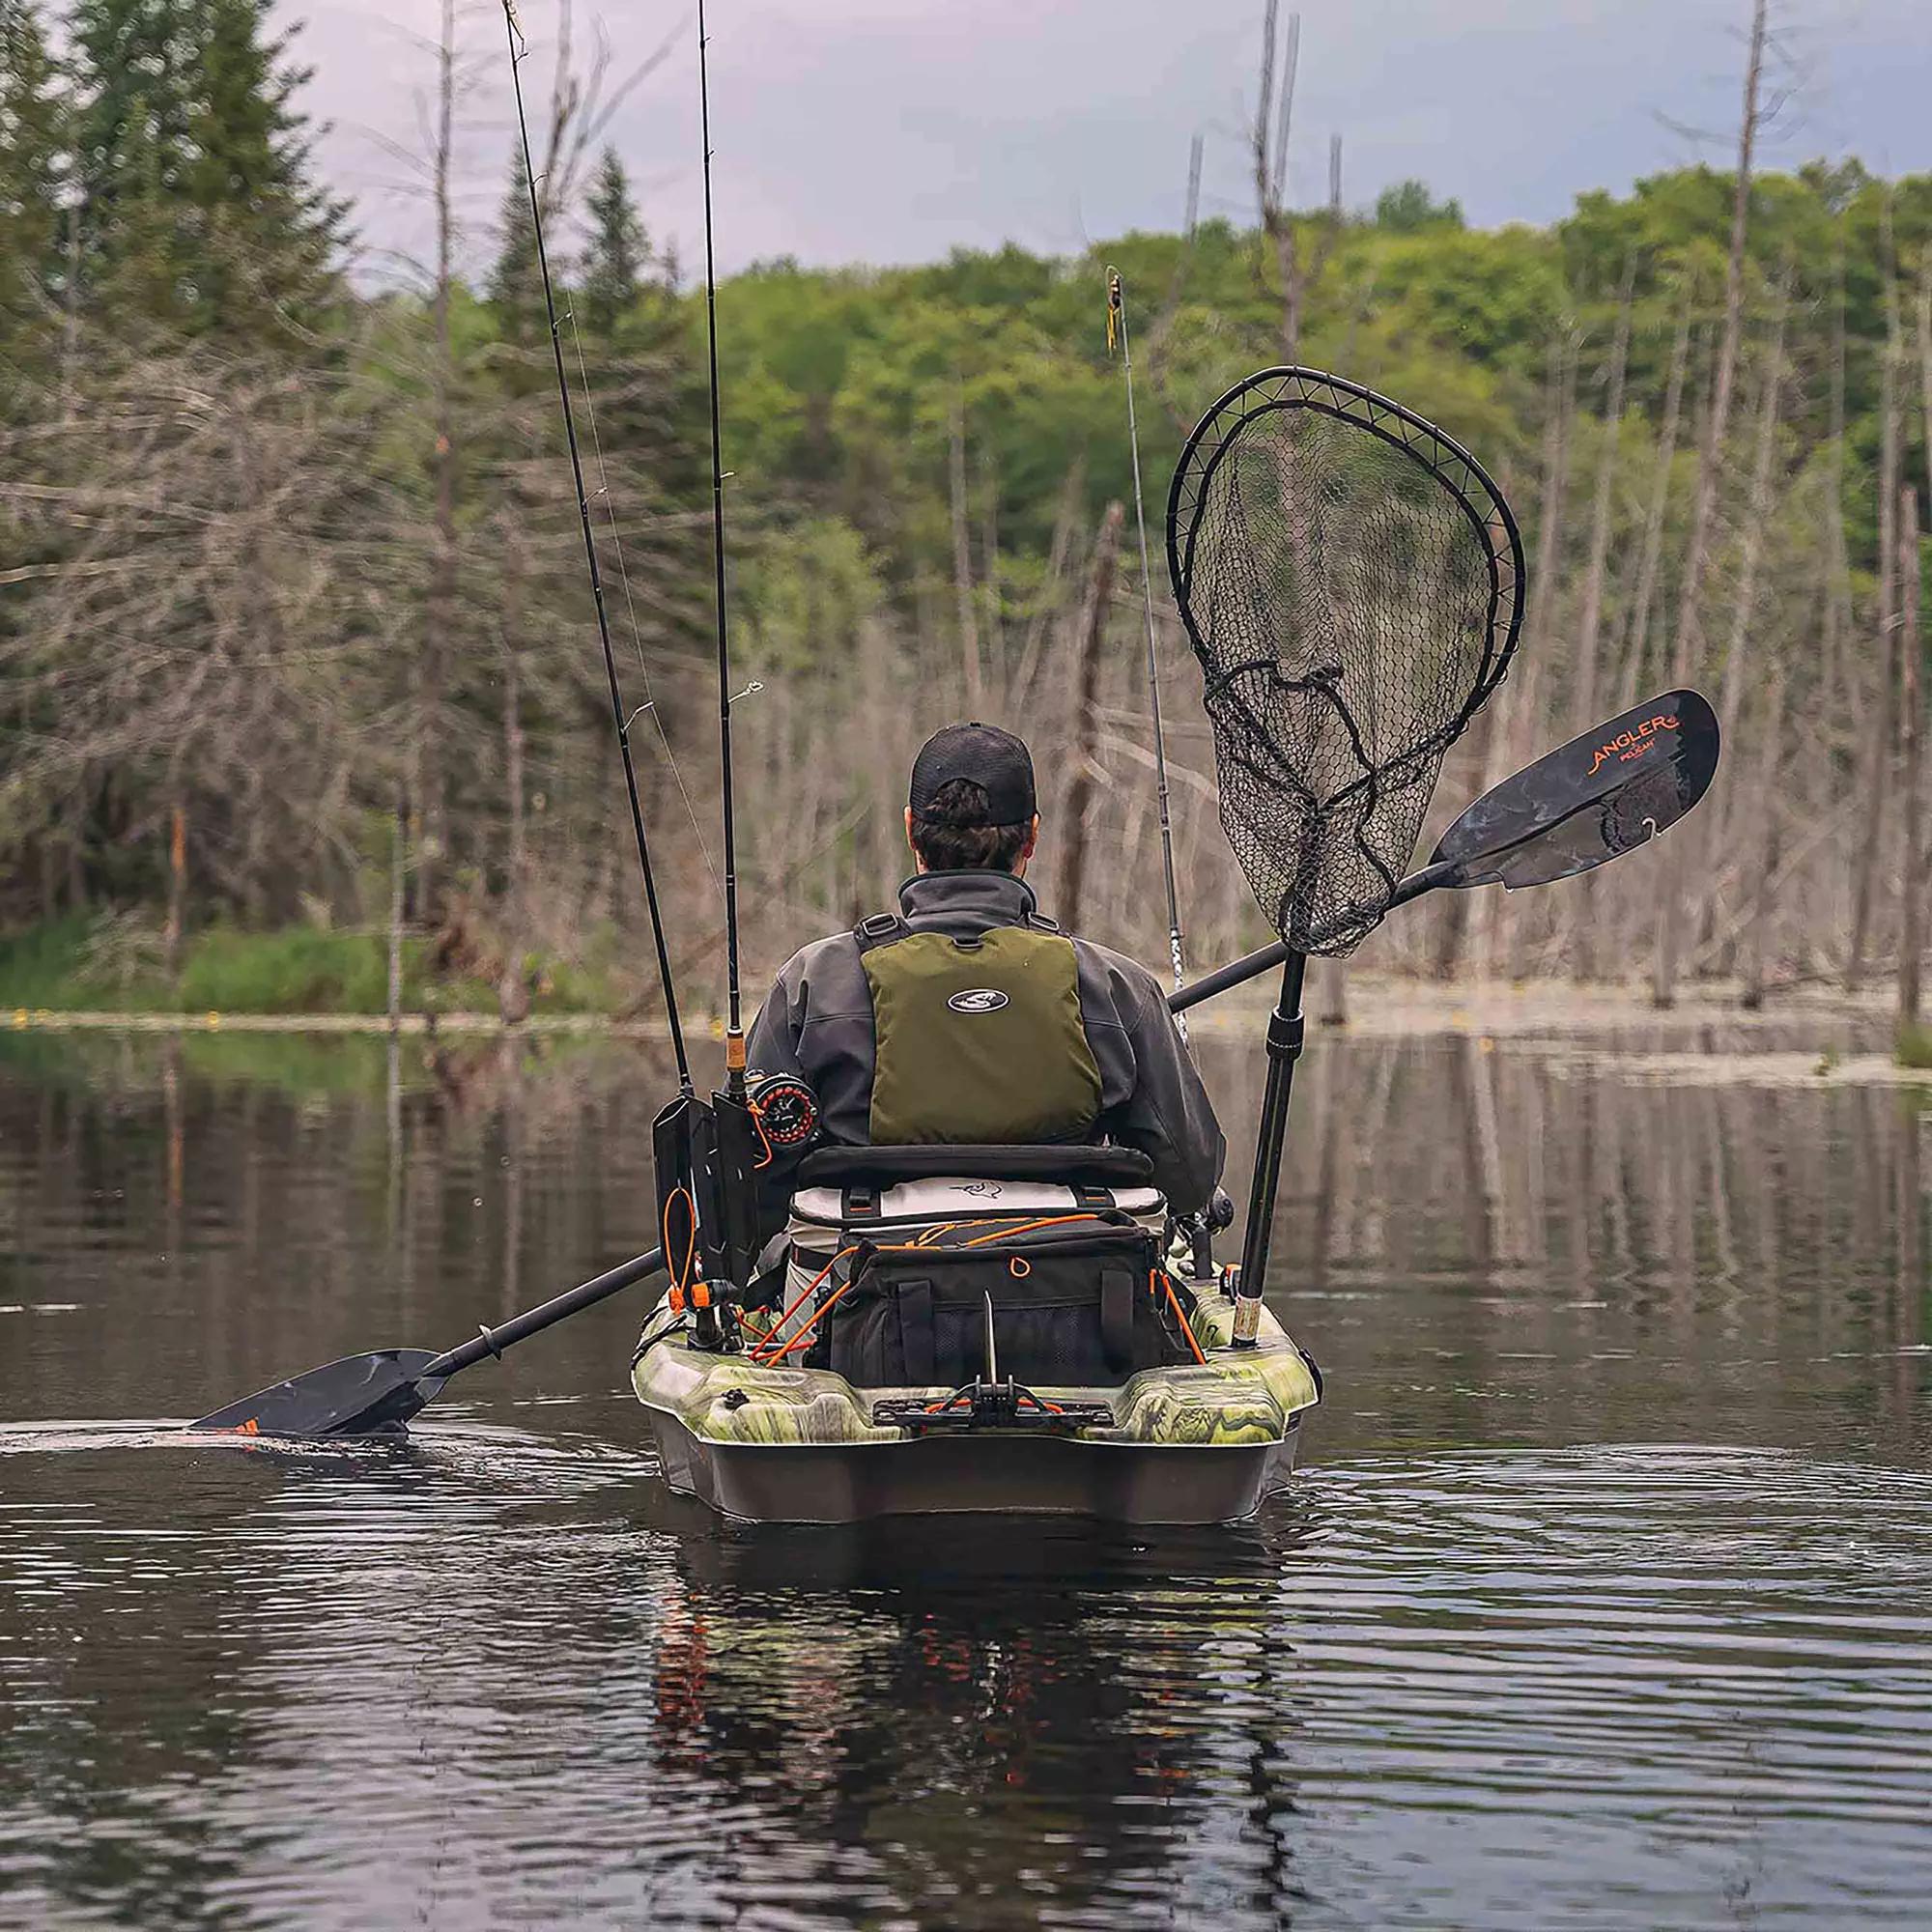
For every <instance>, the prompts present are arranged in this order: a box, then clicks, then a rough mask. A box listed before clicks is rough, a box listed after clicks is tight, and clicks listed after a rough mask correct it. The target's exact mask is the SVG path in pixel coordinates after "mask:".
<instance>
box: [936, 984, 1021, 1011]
mask: <svg viewBox="0 0 1932 1932" xmlns="http://www.w3.org/2000/svg"><path fill="white" fill-rule="evenodd" d="M946 1004H947V1005H948V1006H949V1007H951V1008H952V1010H953V1011H954V1012H955V1013H996V1012H998V1011H999V1010H1000V1009H1001V1008H1002V1007H1004V1006H1007V1005H1009V1004H1010V1003H1009V1000H1008V999H1007V996H1006V995H1005V994H1004V993H1002V992H1000V991H998V990H997V989H996V988H994V987H992V986H974V987H972V988H971V989H970V990H969V991H967V992H964V993H954V994H953V996H952V998H951V999H950V1000H948V1001H947V1003H946Z"/></svg>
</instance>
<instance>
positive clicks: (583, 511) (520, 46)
mask: <svg viewBox="0 0 1932 1932" xmlns="http://www.w3.org/2000/svg"><path fill="white" fill-rule="evenodd" d="M503 28H504V32H505V33H506V34H507V36H508V38H509V44H510V85H511V88H512V90H513V92H514V93H515V96H516V102H517V133H518V137H519V138H520V139H521V141H522V142H523V149H524V184H525V185H526V187H527V188H528V189H529V195H530V225H531V227H532V229H533V231H534V233H535V236H536V247H537V269H538V271H539V273H540V274H541V276H542V279H543V293H544V313H545V315H546V316H547V317H548V318H549V321H550V349H551V356H552V359H553V360H554V362H555V364H556V393H557V400H558V401H559V402H560V403H561V404H562V406H563V436H564V441H565V443H566V444H567V446H568V447H569V450H570V475H571V481H572V483H573V484H574V486H575V487H576V490H577V515H578V521H579V522H580V523H581V524H582V527H583V557H584V561H585V562H586V563H587V564H588V565H589V568H590V597H591V602H592V603H593V604H594V605H595V606H596V609H597V639H598V642H599V643H600V644H602V646H603V649H604V674H605V676H606V678H607V679H608V680H609V682H610V687H611V723H612V724H613V725H615V726H616V729H617V751H618V753H619V755H620V756H621V757H622V758H623V761H624V789H625V791H626V792H627V793H628V795H629V797H630V801H631V829H632V831H633V832H634V833H635V834H636V837H637V843H638V864H639V867H641V868H642V871H643V875H644V902H645V904H646V905H647V906H648V907H649V908H650V915H651V940H652V944H653V945H654V946H655V947H656V949H657V955H658V978H659V980H662V981H663V984H664V999H665V1017H666V1018H667V1019H668V1021H669V1023H670V1043H671V1051H672V1053H673V1054H674V1055H675V1056H676V1060H677V1079H678V1086H679V1089H680V1090H681V1091H682V1092H683V1093H686V1094H690V1093H691V1092H692V1091H693V1089H692V1082H691V1062H690V1059H689V1057H688V1056H687V1054H686V1052H685V1045H684V1027H683V1025H682V1023H681V1022H680V1021H679V1018H678V1011H677V987H676V985H675V983H674V982H673V980H672V978H671V970H670V948H669V944H668V940H667V938H666V935H665V922H664V912H663V909H662V907H661V906H660V905H659V903H658V885H657V874H656V872H655V871H654V870H653V869H652V867H651V841H650V836H649V834H648V833H647V832H646V831H645V829H644V808H643V802H642V800H641V798H640V797H639V791H638V767H637V762H636V760H635V759H634V758H633V757H632V755H631V724H630V718H629V714H627V713H626V711H625V709H624V696H623V692H622V690H621V689H620V688H619V685H618V682H617V657H616V653H615V652H614V651H613V650H612V649H611V619H610V615H609V613H608V612H607V611H606V610H605V608H604V576H603V573H602V571H600V570H599V568H598V566H597V542H596V538H595V537H594V535H593V534H592V532H591V528H590V499H589V497H588V495H587V493H586V492H585V490H584V486H583V459H582V455H581V454H580V453H579V451H578V446H577V418H576V415H575V413H574V412H573V411H572V409H571V404H570V383H569V380H568V378H567V377H566V376H565V375H564V371H563V337H562V333H561V330H560V327H559V325H558V321H557V313H556V296H555V292H554V289H553V287H552V285H551V276H550V254H549V251H548V250H547V249H546V248H545V246H544V232H543V203H542V198H541V197H540V196H539V195H538V193H537V173H536V160H535V157H534V156H532V154H531V153H530V124H529V119H528V117H527V116H526V113H525V111H524V75H523V64H524V59H525V56H526V54H527V52H528V50H529V47H528V43H527V42H526V40H525V39H524V30H523V26H522V24H521V23H520V22H519V20H518V18H517V10H516V7H515V5H514V0H503ZM712 397H713V401H712V423H713V434H714V436H715V434H716V425H717V400H716V398H717V376H716V360H715V357H714V361H713V382H712ZM720 582H723V564H722V562H721V564H720ZM726 769H727V773H728V769H729V768H728V765H727V767H726ZM730 795H731V794H730V790H729V783H728V778H727V783H726V790H725V799H726V801H727V804H726V814H725V834H726V840H727V843H726V846H725V852H726V855H727V856H726V860H725V865H726V867H727V874H726V876H727V878H728V876H729V874H728V867H729V864H730V860H729V856H728V855H729V852H730V846H729V843H728V840H729V834H730V815H729V804H728V801H729V799H730ZM736 958H737V954H736V945H735V935H734V942H733V952H732V960H733V965H732V976H733V978H732V986H733V1009H732V1010H733V1013H734V1015H735V1012H736V1003H735V1002H736V983H737V981H736V974H737V966H736Z"/></svg>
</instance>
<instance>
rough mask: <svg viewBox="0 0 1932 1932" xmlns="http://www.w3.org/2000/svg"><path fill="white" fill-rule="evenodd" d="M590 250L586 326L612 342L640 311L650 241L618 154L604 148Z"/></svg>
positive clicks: (594, 190)
mask: <svg viewBox="0 0 1932 1932" xmlns="http://www.w3.org/2000/svg"><path fill="white" fill-rule="evenodd" d="M588 213H589V215H590V249H589V253H588V255H587V256H586V257H585V259H584V265H583V289H582V305H583V319H584V321H585V323H586V324H587V325H588V326H589V327H591V328H592V329H594V330H595V331H596V332H597V333H598V334H599V335H601V336H604V337H606V338H609V337H611V336H613V335H615V334H616V333H617V331H618V327H619V326H620V325H621V324H622V323H623V321H624V320H625V319H626V318H627V317H628V316H629V315H630V314H631V312H632V310H633V309H634V308H635V306H636V305H637V301H638V298H639V293H640V291H641V287H642V283H643V279H644V276H645V274H646V273H647V272H648V270H649V269H650V266H651V249H650V241H649V238H648V237H647V236H646V235H645V233H644V224H643V222H642V220H641V219H640V218H639V214H638V205H637V203H636V202H635V201H634V200H633V199H632V197H631V184H630V181H629V179H628V177H627V176H626V175H625V173H624V164H623V162H621V161H620V160H619V159H618V158H617V151H616V149H615V148H606V149H605V150H604V156H603V159H602V160H600V161H599V162H598V164H597V178H596V180H595V181H594V182H592V183H591V185H590V195H589V200H588Z"/></svg>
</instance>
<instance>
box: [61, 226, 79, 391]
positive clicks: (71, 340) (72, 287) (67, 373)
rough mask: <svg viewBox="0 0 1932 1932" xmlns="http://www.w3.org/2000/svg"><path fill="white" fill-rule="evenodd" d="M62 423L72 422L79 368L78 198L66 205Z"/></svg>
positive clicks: (62, 294) (62, 293) (62, 329)
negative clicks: (75, 377) (75, 382)
mask: <svg viewBox="0 0 1932 1932" xmlns="http://www.w3.org/2000/svg"><path fill="white" fill-rule="evenodd" d="M61 309H62V316H61V362H60V412H61V421H62V422H64V423H71V421H72V420H73V403H74V372H75V370H76V369H77V368H78V367H79V366H80V197H79V196H78V195H76V196H75V197H74V198H73V200H71V202H69V203H68V205H67V286H66V288H64V289H63V290H62V291H61Z"/></svg>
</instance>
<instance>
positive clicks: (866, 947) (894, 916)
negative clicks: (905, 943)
mask: <svg viewBox="0 0 1932 1932" xmlns="http://www.w3.org/2000/svg"><path fill="white" fill-rule="evenodd" d="M852 937H853V938H854V939H856V940H857V941H858V942H859V951H860V952H862V953H866V952H871V951H872V949H873V948H874V947H878V946H893V945H895V944H897V942H898V941H899V940H901V939H910V938H911V937H912V927H911V925H909V924H908V923H907V922H906V918H905V915H904V914H903V913H896V912H875V913H873V914H872V915H871V916H870V917H869V918H867V919H862V920H861V921H860V922H859V923H858V924H857V925H855V926H854V927H853V928H852Z"/></svg>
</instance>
